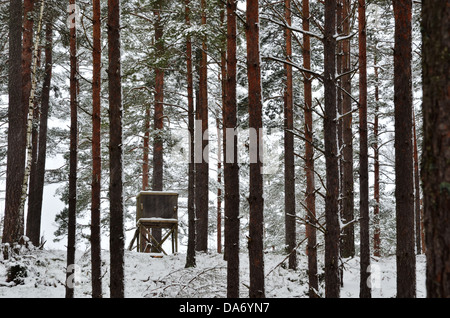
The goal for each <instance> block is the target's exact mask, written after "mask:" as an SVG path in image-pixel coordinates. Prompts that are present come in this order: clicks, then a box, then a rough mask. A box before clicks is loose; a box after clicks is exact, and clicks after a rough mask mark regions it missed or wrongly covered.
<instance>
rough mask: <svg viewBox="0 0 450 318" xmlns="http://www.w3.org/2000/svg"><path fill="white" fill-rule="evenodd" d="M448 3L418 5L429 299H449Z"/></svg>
mask: <svg viewBox="0 0 450 318" xmlns="http://www.w3.org/2000/svg"><path fill="white" fill-rule="evenodd" d="M449 28H450V12H449V1H437V2H436V1H424V2H423V3H422V41H423V43H422V53H423V55H422V57H423V61H422V67H423V74H422V76H423V132H424V140H423V141H424V142H423V157H422V163H421V169H422V170H421V175H422V185H423V194H424V218H425V220H424V223H425V229H426V236H425V237H426V248H427V252H426V255H427V274H426V288H427V297H429V298H438V297H439V298H448V297H450V272H449V265H448V264H449V263H450V247H449V244H448V242H449V238H450V217H449V214H450V174H449V158H450V137H449V136H450V133H449V123H450V109H449V106H450V95H449V91H450V90H449V83H450V78H449V71H448V70H449V62H450V56H449V52H450V41H449V38H448V30H449Z"/></svg>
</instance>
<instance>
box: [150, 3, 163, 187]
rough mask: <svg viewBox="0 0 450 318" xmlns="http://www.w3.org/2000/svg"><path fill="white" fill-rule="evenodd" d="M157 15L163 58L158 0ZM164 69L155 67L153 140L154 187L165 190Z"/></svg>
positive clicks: (157, 44)
mask: <svg viewBox="0 0 450 318" xmlns="http://www.w3.org/2000/svg"><path fill="white" fill-rule="evenodd" d="M154 15H155V48H156V56H157V57H158V58H159V59H161V57H162V55H163V54H164V44H163V26H162V24H161V3H160V2H157V9H155V11H154ZM163 102H164V69H163V65H157V66H156V69H155V112H154V125H153V128H154V130H155V132H156V133H157V136H156V137H155V139H154V142H153V178H152V189H153V190H154V191H162V190H163V140H162V139H163V138H162V129H163V119H164V118H163V116H164V108H163Z"/></svg>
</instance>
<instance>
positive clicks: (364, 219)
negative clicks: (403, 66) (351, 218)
mask: <svg viewBox="0 0 450 318" xmlns="http://www.w3.org/2000/svg"><path fill="white" fill-rule="evenodd" d="M358 21H359V26H358V34H359V37H358V39H359V40H358V42H359V195H360V198H359V213H360V240H361V251H360V253H361V256H360V257H361V261H360V273H361V276H360V290H359V296H360V297H361V298H370V297H371V290H370V287H369V284H368V282H367V279H368V278H369V277H370V276H369V275H370V273H369V272H368V270H369V268H370V267H369V266H370V237H369V156H368V140H367V48H366V46H367V44H366V43H367V41H366V37H367V35H366V27H367V26H366V1H365V0H359V5H358Z"/></svg>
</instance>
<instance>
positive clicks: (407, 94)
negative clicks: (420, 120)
mask: <svg viewBox="0 0 450 318" xmlns="http://www.w3.org/2000/svg"><path fill="white" fill-rule="evenodd" d="M393 4H394V15H395V46H394V92H395V94H394V104H395V199H396V218H397V227H396V229H397V297H399V298H411V297H415V296H416V266H415V265H416V259H415V251H414V178H413V145H412V106H413V104H412V83H411V59H412V48H411V45H412V36H411V33H412V29H411V18H412V12H411V7H412V1H411V0H394V1H393Z"/></svg>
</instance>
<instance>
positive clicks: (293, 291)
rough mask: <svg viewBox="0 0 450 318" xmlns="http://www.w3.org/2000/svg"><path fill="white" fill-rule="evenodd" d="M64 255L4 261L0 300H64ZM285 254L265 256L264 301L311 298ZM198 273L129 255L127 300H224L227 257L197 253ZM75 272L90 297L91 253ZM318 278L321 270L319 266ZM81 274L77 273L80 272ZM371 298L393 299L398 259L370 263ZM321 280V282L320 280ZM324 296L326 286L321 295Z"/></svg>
mask: <svg viewBox="0 0 450 318" xmlns="http://www.w3.org/2000/svg"><path fill="white" fill-rule="evenodd" d="M65 258H66V252H65V251H62V250H34V251H27V253H24V254H22V255H20V256H16V259H15V260H9V261H4V260H2V258H1V256H0V298H61V297H64V295H65V287H64V282H65V280H66V277H65V276H66V275H65V267H66V260H65ZM102 258H103V268H102V270H103V274H104V276H103V292H104V297H109V252H108V251H103V252H102ZM283 259H284V256H283V255H280V254H276V253H266V254H265V271H266V280H265V286H266V297H268V298H295V297H307V285H308V278H307V263H306V261H307V259H306V256H304V255H299V268H298V270H296V271H292V270H288V269H287V268H286V266H285V264H282V261H283ZM196 260H197V266H196V267H195V268H188V269H186V268H184V265H185V261H186V255H185V254H181V253H180V254H176V255H168V256H164V257H162V258H152V257H151V256H150V255H149V254H141V253H136V252H129V251H127V252H126V261H125V295H126V297H128V298H142V297H151V298H154V297H157V298H163V297H165V298H184V297H189V298H214V297H225V295H226V262H225V261H224V260H223V255H221V254H216V253H211V254H198V255H197V259H196ZM76 262H77V264H76V265H77V266H76V267H75V269H76V271H75V275H74V276H73V278H75V282H76V286H75V297H79V298H87V297H90V292H91V284H90V276H91V274H90V253H89V251H88V252H84V253H82V252H78V253H77V256H76ZM14 265H22V267H23V268H26V275H24V276H25V277H23V278H22V279H19V281H18V284H16V283H17V282H16V283H14V282H7V271H8V268H10V267H11V266H14ZM319 267H320V268H319V275H321V276H319V277H321V278H323V270H322V269H321V266H319ZM240 269H241V277H240V281H241V283H242V284H241V289H240V292H241V296H242V297H247V296H248V290H247V287H246V286H248V284H249V278H248V277H249V266H248V256H247V254H246V253H242V254H241V261H240ZM77 270H78V271H77ZM359 271H360V269H359V258H353V259H349V260H346V262H345V269H344V286H343V287H342V290H341V297H343V298H357V297H359ZM371 273H372V274H371V277H372V287H373V289H372V295H373V297H378V298H379V297H381V298H390V297H395V295H396V266H395V256H391V257H386V258H381V259H379V260H374V259H372V271H371ZM321 280H323V279H321ZM319 292H320V293H321V294H322V295H323V282H322V283H321V290H320V291H319ZM425 296H426V294H425V256H423V255H419V256H417V297H419V298H422V297H425Z"/></svg>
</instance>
